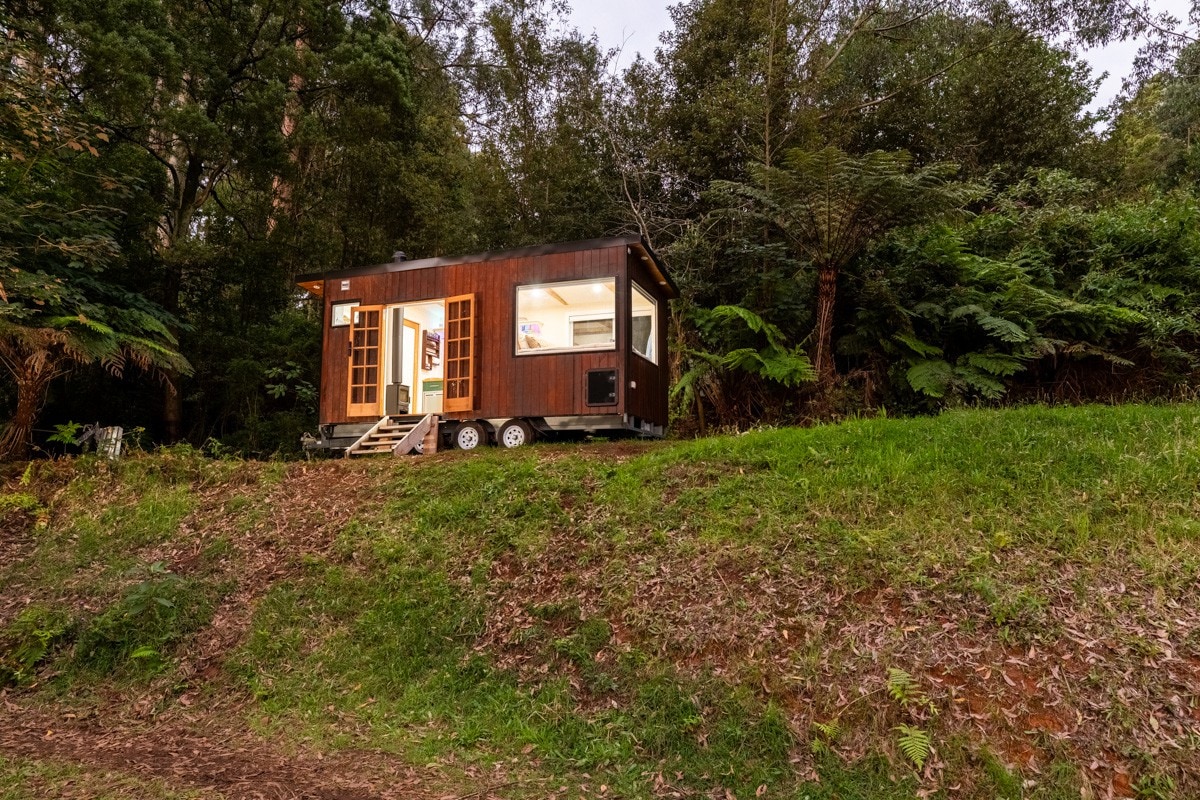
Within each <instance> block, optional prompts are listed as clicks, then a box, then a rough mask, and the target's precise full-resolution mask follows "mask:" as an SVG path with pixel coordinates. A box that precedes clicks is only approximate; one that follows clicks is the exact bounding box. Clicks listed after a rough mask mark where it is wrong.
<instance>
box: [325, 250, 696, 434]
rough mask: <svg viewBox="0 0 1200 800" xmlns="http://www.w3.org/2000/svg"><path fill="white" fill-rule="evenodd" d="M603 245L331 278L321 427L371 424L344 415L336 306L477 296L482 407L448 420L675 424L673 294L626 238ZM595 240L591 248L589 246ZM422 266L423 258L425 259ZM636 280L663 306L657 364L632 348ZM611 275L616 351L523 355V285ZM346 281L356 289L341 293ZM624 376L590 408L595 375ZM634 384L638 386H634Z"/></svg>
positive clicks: (342, 343) (343, 334) (342, 333)
mask: <svg viewBox="0 0 1200 800" xmlns="http://www.w3.org/2000/svg"><path fill="white" fill-rule="evenodd" d="M609 242H610V243H608V244H607V246H603V247H588V248H586V249H578V250H573V251H565V252H547V253H543V254H533V255H525V254H521V255H519V256H517V257H513V258H494V259H488V260H478V259H476V260H473V261H468V262H467V263H459V264H446V263H444V261H445V260H441V261H439V262H438V263H436V264H435V265H431V266H429V267H425V268H414V269H396V270H388V271H380V272H377V273H373V274H350V275H349V276H348V277H347V276H346V275H345V274H343V275H337V276H327V277H326V278H325V279H324V284H325V343H324V351H325V357H324V359H323V364H322V374H321V409H320V414H321V422H323V423H328V422H366V421H374V418H371V417H356V418H347V417H346V401H347V397H346V387H347V375H346V369H347V363H346V358H345V353H346V351H347V345H348V338H347V337H348V335H349V331H348V330H347V329H346V328H344V327H338V328H331V327H330V326H329V325H330V321H331V319H332V308H333V305H334V304H336V303H342V302H349V301H357V302H358V303H360V304H362V305H364V306H366V305H382V306H387V305H392V304H399V303H416V302H422V301H428V300H442V299H445V298H449V297H456V296H460V295H468V294H474V295H475V303H476V308H475V331H476V334H475V335H476V339H475V352H476V353H477V354H478V365H477V369H476V372H475V377H476V380H477V382H478V388H477V390H476V391H477V398H478V402H477V405H476V408H475V409H474V410H472V411H469V412H447V413H446V414H445V416H446V417H449V418H464V419H465V418H470V419H474V418H488V419H496V418H509V417H557V416H572V415H596V414H630V415H633V416H637V417H640V418H642V419H645V420H648V421H651V422H653V423H656V424H659V425H666V422H667V395H666V391H667V380H668V376H667V360H666V352H667V351H666V328H667V314H666V312H667V300H668V299H669V297H671V296H673V295H672V294H670V293H669V289H668V288H664V287H663V286H662V285H661V284H660V283H659V282H658V281H657V280H655V278H654V276H653V275H652V273H651V271H650V270H649V269H648V268H647V267H646V266H645V265H644V264H643V263H642V261H641V259H640V258H639V257H638V256H637V255H630V246H629V243H628V242H627V241H626V240H621V239H617V240H609ZM589 244H590V243H589ZM418 263H420V262H418ZM631 274H632V277H633V278H634V279H635V280H636V281H637V282H638V284H639V285H640V286H642V288H643V289H645V290H647V291H648V292H650V293H651V294H652V295H653V296H654V297H655V299H656V300H657V301H658V320H657V337H658V342H657V352H658V353H659V364H658V365H655V364H653V363H651V362H650V361H648V360H647V359H644V358H642V357H641V356H638V355H636V354H633V353H631V352H630V347H629V342H630V331H629V325H630V321H629V320H630V291H631V290H630V287H629V279H630V276H631ZM598 278H613V279H615V281H616V286H615V291H616V330H615V334H616V347H615V348H614V349H613V350H606V351H584V352H565V353H564V352H556V353H525V354H521V355H518V354H517V353H516V340H515V334H516V323H515V321H514V316H513V315H514V312H515V308H516V295H517V287H518V286H522V285H527V284H536V283H551V282H557V281H571V280H587V279H598ZM343 284H346V285H348V288H346V289H343V288H342V286H343ZM595 369H615V370H617V386H618V392H617V402H616V403H614V404H613V405H611V406H589V405H588V404H587V385H586V381H587V373H588V371H589V370H595ZM631 381H632V382H633V383H634V384H636V387H632V386H631V383H630V382H631Z"/></svg>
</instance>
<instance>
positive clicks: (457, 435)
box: [453, 422, 487, 450]
mask: <svg viewBox="0 0 1200 800" xmlns="http://www.w3.org/2000/svg"><path fill="white" fill-rule="evenodd" d="M453 442H454V446H455V447H456V448H458V449H459V450H474V449H476V448H478V447H482V446H484V445H485V444H487V430H486V429H485V428H484V427H483V426H482V425H480V424H479V423H478V422H464V423H462V424H461V425H459V426H458V427H457V428H455V429H454V436H453Z"/></svg>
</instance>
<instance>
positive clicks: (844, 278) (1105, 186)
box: [0, 0, 1200, 459]
mask: <svg viewBox="0 0 1200 800" xmlns="http://www.w3.org/2000/svg"><path fill="white" fill-rule="evenodd" d="M671 13H672V17H673V22H674V25H673V28H672V29H671V30H669V31H668V32H667V33H665V34H664V35H663V37H662V40H661V45H660V47H659V48H658V49H657V51H656V52H655V54H654V56H653V58H647V57H638V58H636V59H634V60H632V62H631V61H630V58H629V57H628V55H627V54H621V53H618V52H615V51H606V50H604V49H603V48H601V46H600V45H599V43H598V42H597V41H596V40H595V39H594V38H588V37H585V36H583V35H581V34H580V33H578V32H577V31H576V30H573V29H571V28H570V27H569V26H568V25H567V24H566V22H565V19H566V9H565V8H564V7H563V6H562V5H561V4H560V3H557V2H550V3H548V2H540V1H539V0H484V1H483V2H475V1H473V0H391V1H390V2H389V0H356V1H355V2H346V1H345V0H297V1H296V2H291V3H279V2H276V0H205V1H204V2H191V1H190V0H15V1H14V2H7V3H5V4H4V5H3V9H2V10H0V31H2V33H3V35H2V36H0V48H2V52H0V82H2V86H0V362H2V363H3V366H4V369H3V371H0V375H2V376H3V377H2V379H0V419H4V420H7V422H6V423H5V425H4V427H3V430H2V431H0V458H9V459H11V458H23V457H25V456H27V455H28V454H29V453H30V452H31V450H35V449H36V448H39V447H40V448H43V449H47V450H48V449H51V448H52V447H57V445H50V444H47V434H48V433H53V432H54V431H55V430H56V429H57V430H59V431H60V432H61V431H62V430H63V429H64V426H67V423H69V422H71V421H75V422H94V421H100V422H102V423H105V424H116V425H122V426H124V427H125V428H126V429H127V430H128V431H131V432H136V433H138V434H140V435H141V438H142V440H143V441H144V442H145V443H147V444H148V443H153V442H171V441H189V442H191V443H193V444H194V445H197V446H206V447H208V448H210V449H212V450H217V451H221V452H236V453H243V454H246V455H253V456H269V455H272V454H284V455H286V454H290V453H296V452H298V449H299V448H298V438H299V435H300V433H301V432H302V431H304V430H307V429H312V428H313V427H315V423H316V413H315V409H316V388H315V386H316V382H317V377H316V374H317V368H318V361H319V343H320V325H319V313H318V308H317V307H316V306H315V305H314V301H313V300H312V299H310V298H308V297H307V296H306V295H304V293H303V292H301V291H300V290H299V289H298V288H297V287H296V286H295V285H294V277H295V276H296V275H297V274H300V273H307V272H315V271H320V270H327V269H337V268H345V267H353V266H358V265H364V264H372V263H379V262H381V261H385V260H388V259H389V258H390V256H391V253H392V252H393V251H395V250H403V251H405V252H407V253H409V254H411V255H414V256H419V257H423V256H433V255H452V254H459V253H470V252H478V251H482V250H489V249H496V248H504V247H512V246H520V245H525V244H533V243H541V242H553V241H566V240H575V239H585V238H590V237H594V236H601V235H607V234H615V233H641V234H642V235H644V236H645V237H647V238H648V239H649V241H650V242H651V244H652V245H653V246H654V248H655V249H656V250H657V251H658V252H659V254H660V255H661V256H662V257H663V259H664V260H665V262H666V263H667V264H668V266H669V268H670V269H671V270H672V272H673V275H674V276H675V278H676V280H677V281H678V283H679V285H680V288H681V291H682V294H683V297H682V298H681V300H679V301H678V302H677V303H676V304H675V305H674V306H673V308H672V312H671V316H672V330H671V344H672V364H671V366H672V370H673V372H674V378H675V389H674V390H673V394H672V400H673V408H674V409H675V412H674V413H675V415H676V418H677V423H676V430H677V431H679V432H681V433H685V434H686V433H691V432H703V431H705V430H708V429H712V428H717V427H731V428H732V427H737V428H741V427H748V426H752V425H756V424H784V423H804V422H810V421H814V420H821V419H829V418H837V417H841V416H846V415H851V414H856V413H877V412H879V411H886V412H887V413H889V414H896V413H899V414H903V413H928V412H931V411H936V410H938V409H941V408H945V407H947V406H951V405H961V404H976V403H1004V402H1021V401H1026V400H1031V401H1033V400H1036V401H1049V402H1080V401H1087V400H1121V399H1132V398H1157V397H1176V396H1181V395H1187V396H1190V395H1191V394H1192V392H1193V389H1194V387H1195V386H1196V385H1197V380H1198V379H1200V186H1198V184H1197V179H1198V178H1200V42H1197V40H1196V38H1195V33H1194V32H1195V30H1196V25H1195V23H1196V21H1197V20H1196V17H1197V14H1200V6H1197V5H1193V10H1192V17H1193V19H1192V20H1191V21H1190V23H1189V21H1187V20H1179V19H1173V18H1171V17H1169V16H1164V15H1160V14H1157V13H1155V12H1154V11H1153V10H1152V8H1151V7H1149V6H1143V5H1141V4H1140V3H1139V2H1124V1H1123V0H1078V2H1071V3H1063V2H1054V0H945V1H943V2H930V0H913V1H912V2H910V1H909V0H897V1H896V2H881V1H880V0H685V2H681V3H679V4H678V5H675V6H673V7H672V10H671ZM1131 38H1133V39H1137V40H1139V41H1140V42H1141V43H1142V50H1141V55H1140V56H1139V59H1138V62H1137V64H1136V67H1135V71H1134V74H1132V75H1131V76H1129V78H1128V79H1127V81H1126V84H1125V89H1124V90H1123V92H1122V93H1121V94H1120V96H1119V97H1118V98H1117V99H1116V100H1115V101H1114V102H1113V103H1112V104H1111V105H1110V106H1109V107H1107V108H1106V109H1104V110H1103V111H1101V112H1094V111H1089V110H1088V109H1089V108H1091V107H1092V102H1093V99H1094V97H1095V93H1096V90H1097V85H1098V80H1099V76H1096V75H1094V74H1092V72H1091V70H1090V69H1089V67H1088V65H1087V64H1086V63H1085V62H1084V61H1083V60H1082V59H1081V57H1080V53H1081V52H1082V50H1083V49H1085V48H1088V47H1094V46H1099V45H1102V44H1104V43H1107V42H1112V41H1116V40H1121V39H1131ZM60 438H61V437H60Z"/></svg>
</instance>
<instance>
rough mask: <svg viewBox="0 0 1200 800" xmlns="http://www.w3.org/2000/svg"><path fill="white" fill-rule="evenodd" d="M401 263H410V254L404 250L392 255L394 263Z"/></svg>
mask: <svg viewBox="0 0 1200 800" xmlns="http://www.w3.org/2000/svg"><path fill="white" fill-rule="evenodd" d="M401 261H408V253H405V252H404V251H403V250H397V251H396V252H394V253H392V263H399V262H401Z"/></svg>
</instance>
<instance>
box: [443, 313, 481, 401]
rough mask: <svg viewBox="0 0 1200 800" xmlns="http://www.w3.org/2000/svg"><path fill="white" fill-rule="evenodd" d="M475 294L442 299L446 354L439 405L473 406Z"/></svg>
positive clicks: (475, 367)
mask: <svg viewBox="0 0 1200 800" xmlns="http://www.w3.org/2000/svg"><path fill="white" fill-rule="evenodd" d="M475 341H476V338H475V295H473V294H464V295H460V296H458V297H447V298H446V341H445V346H446V356H445V360H444V363H445V381H444V383H443V392H444V395H443V406H442V407H443V408H444V409H445V410H446V411H472V410H474V409H475V374H476V372H475V371H476V369H477V366H476V358H475Z"/></svg>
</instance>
